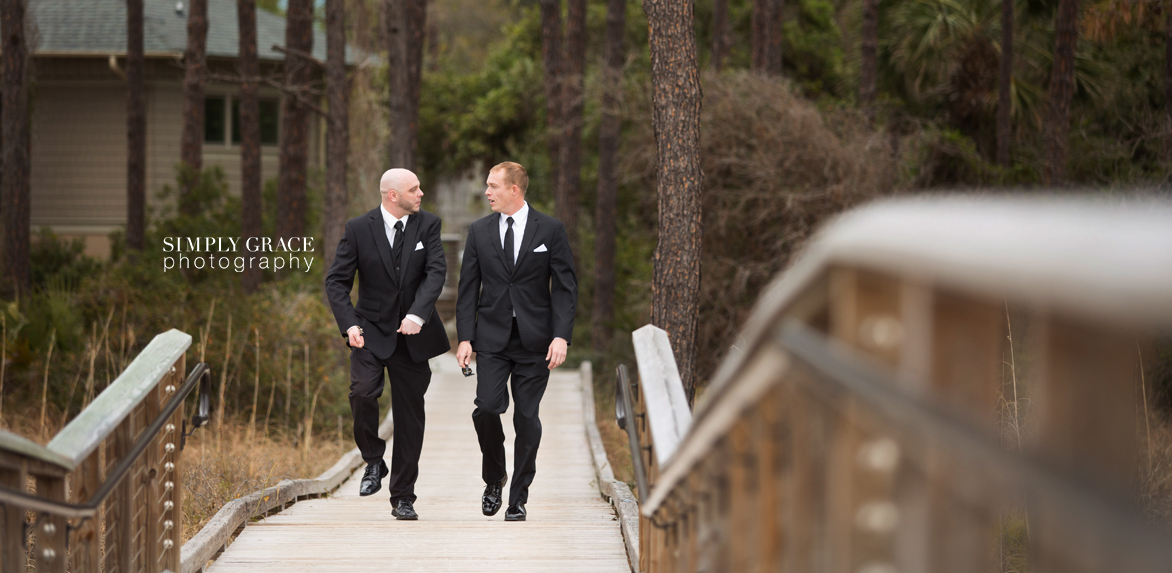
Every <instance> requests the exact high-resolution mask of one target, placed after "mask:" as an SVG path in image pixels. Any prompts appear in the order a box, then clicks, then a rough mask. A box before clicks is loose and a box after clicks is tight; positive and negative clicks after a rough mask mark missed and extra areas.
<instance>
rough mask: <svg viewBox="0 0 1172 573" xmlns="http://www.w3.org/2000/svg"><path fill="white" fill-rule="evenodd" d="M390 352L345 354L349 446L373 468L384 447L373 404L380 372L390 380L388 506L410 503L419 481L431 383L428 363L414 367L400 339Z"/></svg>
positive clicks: (378, 393)
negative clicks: (391, 433)
mask: <svg viewBox="0 0 1172 573" xmlns="http://www.w3.org/2000/svg"><path fill="white" fill-rule="evenodd" d="M398 337H399V339H398V340H397V341H396V344H395V351H394V353H392V354H391V356H390V358H388V359H386V360H383V359H380V358H378V357H377V356H375V355H374V353H373V352H371V351H370V350H368V349H366V348H353V349H351V351H350V413H351V414H352V415H353V416H354V442H355V443H356V444H358V451H360V452H362V459H363V460H365V461H366V463H377V462H378V461H379V460H381V459H383V455H384V454H386V450H387V442H386V440H384V439H382V438H380V437H379V435H378V426H379V415H378V399H379V397H380V396H382V395H383V370H384V369H386V372H387V374H388V376H389V378H390V381H391V416H392V419H393V420H394V421H395V422H394V423H395V433H394V437H393V440H394V443H393V444H392V447H391V476H390V477H391V481H390V487H389V488H388V489H389V490H390V492H391V503H397V502H398V501H399V500H400V499H407V500H410V501H411V502H412V503H414V502H415V480H416V479H417V478H418V477H419V452H420V451H421V450H422V449H423V426H424V422H425V420H426V418H425V415H424V412H423V395H424V393H426V392H427V387H428V385H430V384H431V367H430V366H428V364H427V361H426V360H425V361H423V362H415V361H414V360H412V359H411V355H410V353H409V352H408V351H407V343H406V340H405V336H404V335H402V334H399V335H398Z"/></svg>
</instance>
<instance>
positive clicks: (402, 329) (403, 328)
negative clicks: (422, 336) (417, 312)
mask: <svg viewBox="0 0 1172 573" xmlns="http://www.w3.org/2000/svg"><path fill="white" fill-rule="evenodd" d="M421 329H422V327H420V326H419V325H418V324H415V321H414V320H411V319H410V318H404V319H403V322H402V323H401V324H399V330H396V331H395V332H399V333H401V334H406V335H412V334H419V331H420V330H421Z"/></svg>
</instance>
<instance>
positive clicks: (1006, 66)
mask: <svg viewBox="0 0 1172 573" xmlns="http://www.w3.org/2000/svg"><path fill="white" fill-rule="evenodd" d="M997 81H998V84H997V164H998V165H1000V166H1002V167H1008V166H1009V143H1010V140H1011V139H1012V129H1013V124H1012V117H1013V100H1012V92H1011V89H1012V87H1013V0H1001V77H1000V78H998V80H997Z"/></svg>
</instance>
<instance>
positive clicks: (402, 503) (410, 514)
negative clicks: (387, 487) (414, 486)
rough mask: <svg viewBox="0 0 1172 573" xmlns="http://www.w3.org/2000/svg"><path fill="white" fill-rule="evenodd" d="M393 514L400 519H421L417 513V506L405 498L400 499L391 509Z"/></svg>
mask: <svg viewBox="0 0 1172 573" xmlns="http://www.w3.org/2000/svg"><path fill="white" fill-rule="evenodd" d="M391 515H393V516H395V519H398V520H399V521H415V520H417V519H419V515H418V514H416V513H415V506H413V505H411V502H410V501H408V500H405V499H400V500H399V503H397V504H396V505H395V508H394V509H392V510H391Z"/></svg>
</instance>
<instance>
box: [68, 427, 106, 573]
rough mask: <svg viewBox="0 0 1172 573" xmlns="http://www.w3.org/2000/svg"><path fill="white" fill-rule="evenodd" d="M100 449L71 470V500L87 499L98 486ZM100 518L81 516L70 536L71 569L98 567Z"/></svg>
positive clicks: (99, 484) (84, 570) (94, 568)
mask: <svg viewBox="0 0 1172 573" xmlns="http://www.w3.org/2000/svg"><path fill="white" fill-rule="evenodd" d="M101 450H102V448H101V447H99V448H98V450H96V451H94V453H92V454H90V455H89V457H87V458H86V460H85V461H84V462H82V463H81V465H80V466H78V468H77V471H75V472H73V476H72V477H71V479H70V486H71V488H70V489H71V490H72V491H71V492H70V497H72V498H73V502H74V503H85V502H87V501H89V500H90V498H91V497H93V495H94V494H95V493H96V492H97V490H98V488H99V487H101V483H102V475H101V470H102V467H101V462H100V458H101ZM99 519H100V514H99V515H98V516H94V517H93V518H90V519H83V520H81V521H80V522H79V523H78V525H77V529H75V530H74V531H73V533H72V534H71V535H70V536H69V545H70V546H69V558H70V563H71V564H72V566H71V570H72V571H75V572H88V571H98V570H99V569H100V568H101V567H100V563H101V561H100V557H99V555H98V551H99V549H100V544H99V543H98V531H99Z"/></svg>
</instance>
